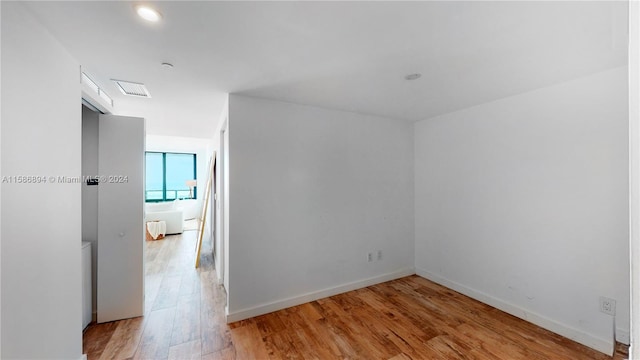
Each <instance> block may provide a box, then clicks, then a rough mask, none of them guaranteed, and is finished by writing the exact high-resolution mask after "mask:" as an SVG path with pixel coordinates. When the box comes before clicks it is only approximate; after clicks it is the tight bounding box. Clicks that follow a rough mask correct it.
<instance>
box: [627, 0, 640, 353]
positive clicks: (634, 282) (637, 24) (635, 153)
mask: <svg viewBox="0 0 640 360" xmlns="http://www.w3.org/2000/svg"><path fill="white" fill-rule="evenodd" d="M639 44H640V3H639V2H638V1H637V0H636V1H629V262H630V264H631V269H630V272H631V276H630V277H629V278H630V282H631V283H630V293H631V309H630V312H631V326H630V327H631V331H630V332H631V336H630V337H631V339H630V340H631V347H630V349H629V359H638V358H640V351H638V350H636V349H635V346H636V345H637V346H640V331H638V329H640V299H638V296H637V294H638V293H639V292H640V285H639V284H640V283H639V281H640V267H639V266H640V104H639V101H638V97H640V46H639Z"/></svg>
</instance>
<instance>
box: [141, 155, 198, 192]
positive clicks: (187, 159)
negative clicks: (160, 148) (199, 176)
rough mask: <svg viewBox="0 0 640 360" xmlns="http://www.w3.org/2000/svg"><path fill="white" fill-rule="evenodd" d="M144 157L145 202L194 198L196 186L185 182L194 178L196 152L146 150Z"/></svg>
mask: <svg viewBox="0 0 640 360" xmlns="http://www.w3.org/2000/svg"><path fill="white" fill-rule="evenodd" d="M145 157H146V159H145V160H146V162H145V164H146V165H145V166H146V169H145V171H146V172H145V181H146V184H145V200H146V201H147V202H158V201H171V200H175V199H195V198H196V187H195V186H194V187H193V188H189V185H188V184H187V181H190V180H195V178H196V154H180V153H167V152H150V151H148V152H146V153H145Z"/></svg>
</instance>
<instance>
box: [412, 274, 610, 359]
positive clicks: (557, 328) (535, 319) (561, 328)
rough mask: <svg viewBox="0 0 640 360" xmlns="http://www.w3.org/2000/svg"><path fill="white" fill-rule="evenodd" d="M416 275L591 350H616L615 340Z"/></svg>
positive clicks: (438, 278) (456, 285)
mask: <svg viewBox="0 0 640 360" xmlns="http://www.w3.org/2000/svg"><path fill="white" fill-rule="evenodd" d="M416 274H417V275H418V276H421V277H423V278H425V279H428V280H431V281H433V282H435V283H438V284H440V285H442V286H446V287H448V288H450V289H452V290H455V291H457V292H459V293H461V294H464V295H466V296H469V297H471V298H473V299H476V300H478V301H480V302H483V303H485V304H488V305H491V306H493V307H495V308H496V309H499V310H502V311H504V312H506V313H508V314H511V315H513V316H515V317H518V318H520V319H522V320H525V321H528V322H530V323H533V324H535V325H538V326H540V327H542V328H545V329H547V330H549V331H553V332H554V333H556V334H559V335H562V336H564V337H566V338H569V339H571V340H573V341H577V342H579V343H581V344H583V345H586V346H588V347H590V348H593V349H595V350H598V351H600V352H602V353H605V354H607V355H612V354H613V350H614V342H613V338H612V339H609V340H606V339H601V338H598V337H595V336H593V335H591V334H587V333H585V332H582V331H580V330H578V329H574V328H572V327H570V326H567V325H565V324H561V323H559V322H557V321H554V320H552V319H549V318H547V317H544V316H542V315H539V314H536V313H533V312H530V311H528V310H525V309H523V308H521V307H519V306H516V305H513V304H511V303H508V302H506V301H504V300H500V299H497V298H495V297H493V296H491V295H488V294H485V293H483V292H481V291H478V290H475V289H472V288H469V287H467V286H465V285H462V284H459V283H457V282H455V281H451V280H447V279H445V278H443V277H441V276H440V275H436V274H433V273H431V272H429V271H427V270H424V269H420V268H416Z"/></svg>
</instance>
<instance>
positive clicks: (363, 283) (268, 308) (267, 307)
mask: <svg viewBox="0 0 640 360" xmlns="http://www.w3.org/2000/svg"><path fill="white" fill-rule="evenodd" d="M414 274H415V271H414V269H413V268H404V269H400V270H398V271H394V272H392V273H387V274H383V275H379V276H374V277H371V278H368V279H364V280H358V281H354V282H350V283H346V284H343V285H338V286H335V287H331V288H327V289H323V290H319V291H314V292H310V293H306V294H302V295H299V296H295V297H290V298H286V299H282V300H278V301H274V302H270V303H267V304H263V305H258V306H255V307H252V308H249V309H244V310H239V311H236V312H233V313H230V314H229V313H228V312H227V323H232V322H236V321H240V320H244V319H248V318H252V317H254V316H259V315H264V314H268V313H270V312H274V311H278V310H282V309H286V308H289V307H292V306H296V305H300V304H304V303H308V302H310V301H315V300H318V299H322V298H326V297H329V296H333V295H338V294H342V293H345V292H348V291H352V290H357V289H362V288H365V287H367V286H371V285H376V284H380V283H383V282H386V281H391V280H396V279H400V278H403V277H406V276H410V275H414Z"/></svg>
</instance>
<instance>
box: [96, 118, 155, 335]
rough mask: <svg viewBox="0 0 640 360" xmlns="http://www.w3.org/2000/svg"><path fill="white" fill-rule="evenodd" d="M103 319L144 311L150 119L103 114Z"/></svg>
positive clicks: (100, 277) (100, 312)
mask: <svg viewBox="0 0 640 360" xmlns="http://www.w3.org/2000/svg"><path fill="white" fill-rule="evenodd" d="M98 127H99V137H98V139H99V140H98V143H99V144H98V175H100V177H101V178H100V183H99V185H98V270H97V271H98V274H97V275H98V276H97V279H98V284H97V288H98V289H97V290H98V291H97V293H98V294H97V295H98V299H97V315H98V322H99V323H102V322H108V321H114V320H120V319H126V318H131V317H136V316H142V315H143V311H144V309H143V306H144V227H143V222H144V219H143V218H144V141H145V125H144V119H142V118H133V117H122V116H114V115H100V117H99V120H98Z"/></svg>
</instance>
